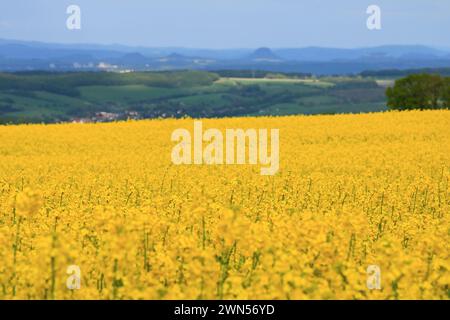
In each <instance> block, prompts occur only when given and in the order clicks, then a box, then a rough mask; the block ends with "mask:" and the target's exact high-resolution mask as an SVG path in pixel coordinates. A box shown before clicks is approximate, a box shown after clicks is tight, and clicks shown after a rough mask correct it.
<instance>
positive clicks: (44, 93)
mask: <svg viewBox="0 0 450 320" xmlns="http://www.w3.org/2000/svg"><path fill="white" fill-rule="evenodd" d="M229 73H231V75H233V73H232V72H229ZM385 109H386V107H385V87H384V86H383V85H378V84H377V82H376V79H371V78H358V77H326V78H318V79H316V78H310V77H309V78H308V77H302V78H300V77H297V76H292V75H291V76H289V75H279V74H274V75H270V74H268V75H267V76H266V77H262V78H236V77H232V76H226V77H225V76H224V77H221V76H220V75H218V74H215V73H208V72H199V71H179V72H142V73H127V74H118V73H89V72H86V73H60V74H57V73H43V72H40V73H39V72H38V73H16V74H0V123H41V122H45V123H55V122H70V121H71V120H73V119H76V118H91V117H92V116H93V115H95V114H96V113H98V112H109V113H115V114H121V115H124V114H126V113H127V112H133V113H134V114H137V115H139V118H182V117H186V116H188V117H196V118H217V117H219V118H220V117H230V116H257V115H295V114H337V113H360V112H374V111H383V110H385ZM121 119H123V120H125V119H127V116H126V115H124V116H122V118H121Z"/></svg>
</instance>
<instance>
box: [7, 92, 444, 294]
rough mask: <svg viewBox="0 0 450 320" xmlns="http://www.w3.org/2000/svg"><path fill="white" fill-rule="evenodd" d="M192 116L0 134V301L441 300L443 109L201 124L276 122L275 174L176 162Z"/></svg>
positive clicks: (32, 128) (239, 125)
mask: <svg viewBox="0 0 450 320" xmlns="http://www.w3.org/2000/svg"><path fill="white" fill-rule="evenodd" d="M213 86H223V84H214V85H213ZM336 86H337V85H336ZM132 88H133V90H136V91H140V90H141V88H140V87H136V86H135V87H132ZM206 89H211V88H210V86H206ZM206 89H205V90H206ZM81 90H86V89H81ZM128 90H131V88H129V89H128ZM166 90H169V91H170V89H169V88H167V89H166ZM267 90H274V91H276V90H278V89H277V87H269V88H267ZM302 90H316V88H315V87H314V86H308V87H306V86H305V87H302ZM95 91H97V90H95ZM89 94H92V93H89V92H83V94H82V96H84V95H89ZM114 94H116V95H117V96H120V95H122V94H123V93H122V92H120V90H116V91H115V93H114ZM142 94H144V93H142ZM145 94H150V93H145ZM151 94H153V93H151ZM158 94H162V95H164V94H165V93H163V92H161V93H158ZM204 95H207V93H206V92H205V93H204ZM208 95H209V96H208V99H211V100H213V101H214V102H217V101H216V100H215V99H218V98H217V97H216V96H215V95H214V93H212V92H209V93H208ZM146 97H147V96H146ZM74 99H77V98H74ZM92 99H94V96H92ZM179 99H182V97H180V98H179ZM311 99H312V98H311ZM192 122H193V120H192V119H179V120H175V119H154V120H143V121H128V122H117V123H103V124H99V123H97V124H84V125H81V124H57V125H42V124H39V125H19V126H12V125H8V126H0V261H2V264H1V265H0V298H1V299H221V298H223V299H448V298H449V284H450V272H449V271H450V261H449V248H448V244H449V243H450V229H449V227H450V224H449V222H450V220H449V210H450V185H449V179H450V131H449V130H450V112H449V111H410V112H387V113H372V114H361V115H322V116H290V117H258V118H253V117H241V118H226V119H204V120H203V123H204V126H205V128H206V127H207V128H218V129H225V128H279V129H280V171H279V173H278V174H277V175H275V176H269V177H268V176H261V175H260V174H259V168H256V167H255V166H251V165H229V166H226V165H218V166H208V165H191V166H189V165H186V166H174V165H172V163H171V160H170V154H171V149H172V147H173V144H172V143H171V141H170V135H171V132H172V131H173V130H175V129H177V128H189V127H192ZM373 265H375V266H378V267H379V269H380V271H381V288H380V290H369V288H368V287H367V283H366V282H367V277H368V275H367V272H366V271H367V268H368V267H369V266H373ZM74 266H75V267H76V268H79V270H80V287H79V289H78V290H69V289H68V287H67V281H68V280H67V279H68V277H69V276H70V272H69V274H68V273H67V272H68V270H69V271H70V270H74ZM69 267H71V268H69ZM68 268H69V269H68ZM76 268H75V269H76Z"/></svg>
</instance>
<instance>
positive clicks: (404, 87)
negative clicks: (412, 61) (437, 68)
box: [386, 74, 450, 110]
mask: <svg viewBox="0 0 450 320" xmlns="http://www.w3.org/2000/svg"><path fill="white" fill-rule="evenodd" d="M386 96H387V106H388V107H389V108H390V109H392V110H411V109H442V108H450V77H442V76H440V75H437V74H413V75H410V76H407V77H406V78H402V79H399V80H396V81H395V85H394V86H393V87H391V88H388V89H387V90H386Z"/></svg>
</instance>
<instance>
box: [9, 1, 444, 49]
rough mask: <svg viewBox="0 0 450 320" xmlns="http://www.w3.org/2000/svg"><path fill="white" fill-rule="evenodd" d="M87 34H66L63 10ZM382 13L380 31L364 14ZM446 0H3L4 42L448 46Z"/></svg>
mask: <svg viewBox="0 0 450 320" xmlns="http://www.w3.org/2000/svg"><path fill="white" fill-rule="evenodd" d="M71 4H77V5H79V6H80V7H81V10H82V29H81V30H77V31H69V30H67V28H66V23H65V22H66V19H67V14H66V8H67V6H68V5H71ZM371 4H376V5H379V6H380V7H381V10H382V30H379V31H369V30H368V29H367V28H366V19H367V17H368V15H367V14H366V9H367V7H368V6H369V5H371ZM449 34H450V1H449V0H310V1H303V0H70V1H68V0H11V1H10V0H1V3H0V38H7V39H20V40H36V41H46V42H61V43H80V42H81V43H102V44H111V43H119V44H126V45H141V46H149V47H160V46H183V47H194V48H256V47H261V46H268V47H272V48H278V47H306V46H327V47H363V46H376V45H382V44H424V45H431V46H435V47H450V36H449Z"/></svg>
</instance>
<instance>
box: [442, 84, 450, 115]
mask: <svg viewBox="0 0 450 320" xmlns="http://www.w3.org/2000/svg"><path fill="white" fill-rule="evenodd" d="M442 105H443V106H444V107H445V108H450V78H445V80H444V86H443V88H442Z"/></svg>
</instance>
